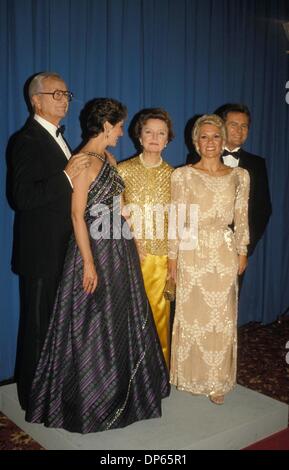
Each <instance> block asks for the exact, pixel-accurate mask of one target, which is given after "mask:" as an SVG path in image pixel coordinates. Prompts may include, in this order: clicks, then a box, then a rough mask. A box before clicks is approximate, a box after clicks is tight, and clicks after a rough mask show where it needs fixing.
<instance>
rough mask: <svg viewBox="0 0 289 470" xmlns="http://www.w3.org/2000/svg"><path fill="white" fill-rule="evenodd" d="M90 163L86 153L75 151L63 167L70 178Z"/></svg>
mask: <svg viewBox="0 0 289 470" xmlns="http://www.w3.org/2000/svg"><path fill="white" fill-rule="evenodd" d="M90 165H91V159H90V157H89V156H88V155H87V154H86V153H77V154H76V155H73V157H71V158H70V160H69V162H68V163H67V165H66V167H65V168H64V171H65V173H66V174H67V176H69V178H70V179H71V180H72V179H73V178H75V177H76V176H78V175H79V174H80V173H81V172H82V171H83V170H84V168H88V167H89V166H90Z"/></svg>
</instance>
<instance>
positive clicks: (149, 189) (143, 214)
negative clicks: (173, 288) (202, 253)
mask: <svg viewBox="0 0 289 470" xmlns="http://www.w3.org/2000/svg"><path fill="white" fill-rule="evenodd" d="M134 137H135V139H136V141H137V142H139V143H140V145H141V147H142V152H141V153H140V154H139V155H138V156H137V157H134V158H132V159H130V160H127V161H125V162H122V163H120V164H119V165H118V171H119V173H120V175H121V176H122V178H123V180H124V183H125V191H124V204H125V205H127V204H134V205H136V206H135V208H134V209H135V210H132V211H131V213H130V214H131V217H130V218H131V223H132V227H133V229H134V231H135V238H136V243H137V246H138V251H139V255H140V259H141V268H142V274H143V279H144V285H145V289H146V293H147V296H148V299H149V302H150V305H151V308H152V312H153V316H154V320H155V324H156V328H157V332H158V335H159V338H160V342H161V346H162V350H163V354H164V356H165V359H166V363H167V365H169V356H170V304H169V302H168V301H167V300H165V298H164V295H163V291H164V286H165V283H166V279H167V273H168V265H167V255H168V247H167V242H168V239H167V230H168V214H167V205H168V204H169V203H170V198H171V194H170V178H171V173H172V171H173V168H172V167H171V166H170V165H169V164H168V163H166V162H165V161H164V160H163V158H162V151H163V150H164V148H165V147H166V145H167V144H168V142H170V141H171V140H172V138H173V130H172V122H171V119H170V117H169V115H168V113H167V112H166V111H165V110H163V109H160V108H150V109H145V110H142V111H141V112H140V113H138V115H137V120H136V121H135V126H134Z"/></svg>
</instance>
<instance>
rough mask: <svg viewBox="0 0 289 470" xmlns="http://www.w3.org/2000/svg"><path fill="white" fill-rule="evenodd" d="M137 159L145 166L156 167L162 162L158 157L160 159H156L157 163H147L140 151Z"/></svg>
mask: <svg viewBox="0 0 289 470" xmlns="http://www.w3.org/2000/svg"><path fill="white" fill-rule="evenodd" d="M139 159H140V161H141V163H142V165H143V166H144V167H145V168H157V167H158V166H160V165H161V164H162V163H163V159H162V157H160V159H159V161H158V162H157V163H147V162H146V161H145V160H144V158H143V154H142V153H140V155H139Z"/></svg>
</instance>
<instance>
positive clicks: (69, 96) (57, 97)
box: [37, 90, 73, 101]
mask: <svg viewBox="0 0 289 470" xmlns="http://www.w3.org/2000/svg"><path fill="white" fill-rule="evenodd" d="M37 95H52V98H53V99H54V100H56V101H61V99H62V97H63V96H65V98H66V99H67V101H71V100H72V98H73V93H71V91H62V90H55V91H39V92H38V93H37Z"/></svg>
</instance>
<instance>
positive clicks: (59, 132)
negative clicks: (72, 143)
mask: <svg viewBox="0 0 289 470" xmlns="http://www.w3.org/2000/svg"><path fill="white" fill-rule="evenodd" d="M64 131H65V125H64V124H62V126H59V127H57V129H56V137H58V136H59V134H62V135H63V134H64Z"/></svg>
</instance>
